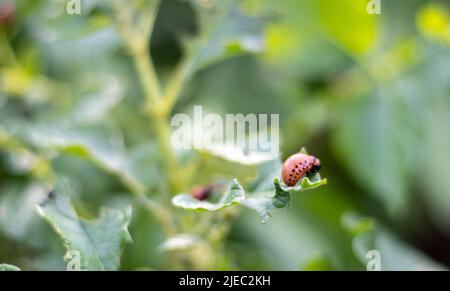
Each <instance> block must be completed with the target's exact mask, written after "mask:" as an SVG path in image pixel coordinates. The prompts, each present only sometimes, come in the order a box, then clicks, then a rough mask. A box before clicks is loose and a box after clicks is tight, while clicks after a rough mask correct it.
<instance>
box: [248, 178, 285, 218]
mask: <svg viewBox="0 0 450 291" xmlns="http://www.w3.org/2000/svg"><path fill="white" fill-rule="evenodd" d="M274 186H275V195H273V193H271V192H263V193H259V194H257V195H255V196H252V197H249V198H248V199H246V200H245V201H244V202H242V204H243V205H245V206H247V207H249V208H252V209H254V210H256V212H258V213H259V215H260V216H261V218H262V223H267V221H268V220H269V218H270V214H271V212H272V210H274V209H275V208H284V207H288V206H289V204H290V202H291V197H290V195H289V192H287V191H284V190H283V189H282V188H281V186H280V183H279V181H278V178H275V182H274ZM271 194H272V196H270V195H271Z"/></svg>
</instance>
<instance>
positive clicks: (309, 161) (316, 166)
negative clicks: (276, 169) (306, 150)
mask: <svg viewBox="0 0 450 291" xmlns="http://www.w3.org/2000/svg"><path fill="white" fill-rule="evenodd" d="M318 170H320V160H319V159H318V158H316V157H314V156H310V155H307V154H303V153H298V154H295V155H292V156H290V157H289V158H287V159H286V161H284V163H283V167H282V169H281V176H282V178H283V181H284V183H285V184H286V185H288V186H295V185H296V184H297V183H298V181H300V179H301V178H302V177H303V176H304V175H305V174H307V173H314V172H316V171H318Z"/></svg>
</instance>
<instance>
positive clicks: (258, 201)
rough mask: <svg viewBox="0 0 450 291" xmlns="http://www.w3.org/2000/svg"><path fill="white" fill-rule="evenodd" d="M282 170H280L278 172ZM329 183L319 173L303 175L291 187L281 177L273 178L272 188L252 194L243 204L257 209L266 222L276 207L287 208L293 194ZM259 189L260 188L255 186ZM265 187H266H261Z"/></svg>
mask: <svg viewBox="0 0 450 291" xmlns="http://www.w3.org/2000/svg"><path fill="white" fill-rule="evenodd" d="M279 172H280V171H279V170H278V173H279ZM326 183H327V179H322V178H321V177H320V174H319V173H317V174H315V175H314V176H313V177H306V176H305V177H303V179H301V180H300V181H299V182H298V183H297V185H295V186H294V187H289V186H287V185H285V184H284V183H283V182H282V181H280V178H279V177H275V179H274V180H273V186H272V190H269V189H267V190H265V191H262V192H259V193H255V194H252V195H251V196H249V197H248V198H247V199H246V200H245V201H243V203H242V204H243V205H245V206H247V207H249V208H252V209H254V210H256V211H257V212H258V213H259V215H260V216H261V218H262V222H263V223H266V222H267V221H268V219H269V218H270V216H271V212H272V211H273V210H274V209H276V208H285V207H287V208H288V207H289V206H290V202H291V194H295V193H297V192H301V191H306V190H311V189H315V188H317V187H320V186H323V185H325V184H326ZM259 184H260V185H264V184H263V181H262V180H259ZM255 189H258V188H255ZM259 189H264V188H261V187H260V188H259ZM274 193H275V194H274Z"/></svg>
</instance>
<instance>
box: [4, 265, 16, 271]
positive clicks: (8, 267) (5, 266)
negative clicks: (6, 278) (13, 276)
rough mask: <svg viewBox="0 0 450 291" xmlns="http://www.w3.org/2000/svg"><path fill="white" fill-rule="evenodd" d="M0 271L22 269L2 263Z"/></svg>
mask: <svg viewBox="0 0 450 291" xmlns="http://www.w3.org/2000/svg"><path fill="white" fill-rule="evenodd" d="M0 271H20V268H18V267H16V266H13V265H8V264H0Z"/></svg>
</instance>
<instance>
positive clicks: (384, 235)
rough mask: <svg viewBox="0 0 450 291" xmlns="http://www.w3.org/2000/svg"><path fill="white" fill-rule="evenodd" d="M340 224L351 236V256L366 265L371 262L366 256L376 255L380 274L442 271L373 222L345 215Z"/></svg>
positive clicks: (425, 257)
mask: <svg viewBox="0 0 450 291" xmlns="http://www.w3.org/2000/svg"><path fill="white" fill-rule="evenodd" d="M342 224H343V226H344V228H346V229H347V230H348V231H349V232H350V233H351V234H352V235H353V240H352V247H353V252H354V254H355V256H356V257H357V258H358V260H359V261H360V262H361V263H362V264H363V265H367V264H368V263H369V261H370V260H371V259H372V258H371V257H370V256H369V254H370V252H371V251H377V252H378V254H379V256H380V263H381V264H380V270H384V271H419V270H444V269H445V268H444V267H443V266H442V265H440V264H439V263H437V262H435V261H433V260H432V259H430V258H428V257H427V256H426V255H424V254H422V253H421V252H419V251H418V250H415V249H413V248H412V247H410V246H409V245H407V244H406V243H405V242H403V241H401V240H400V239H399V238H397V237H396V236H395V235H394V234H392V233H391V232H390V231H389V230H388V229H386V228H385V227H383V226H382V225H380V224H378V223H377V222H376V221H375V220H374V219H371V218H367V217H360V216H358V215H355V214H352V213H346V214H344V215H343V217H342Z"/></svg>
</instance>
